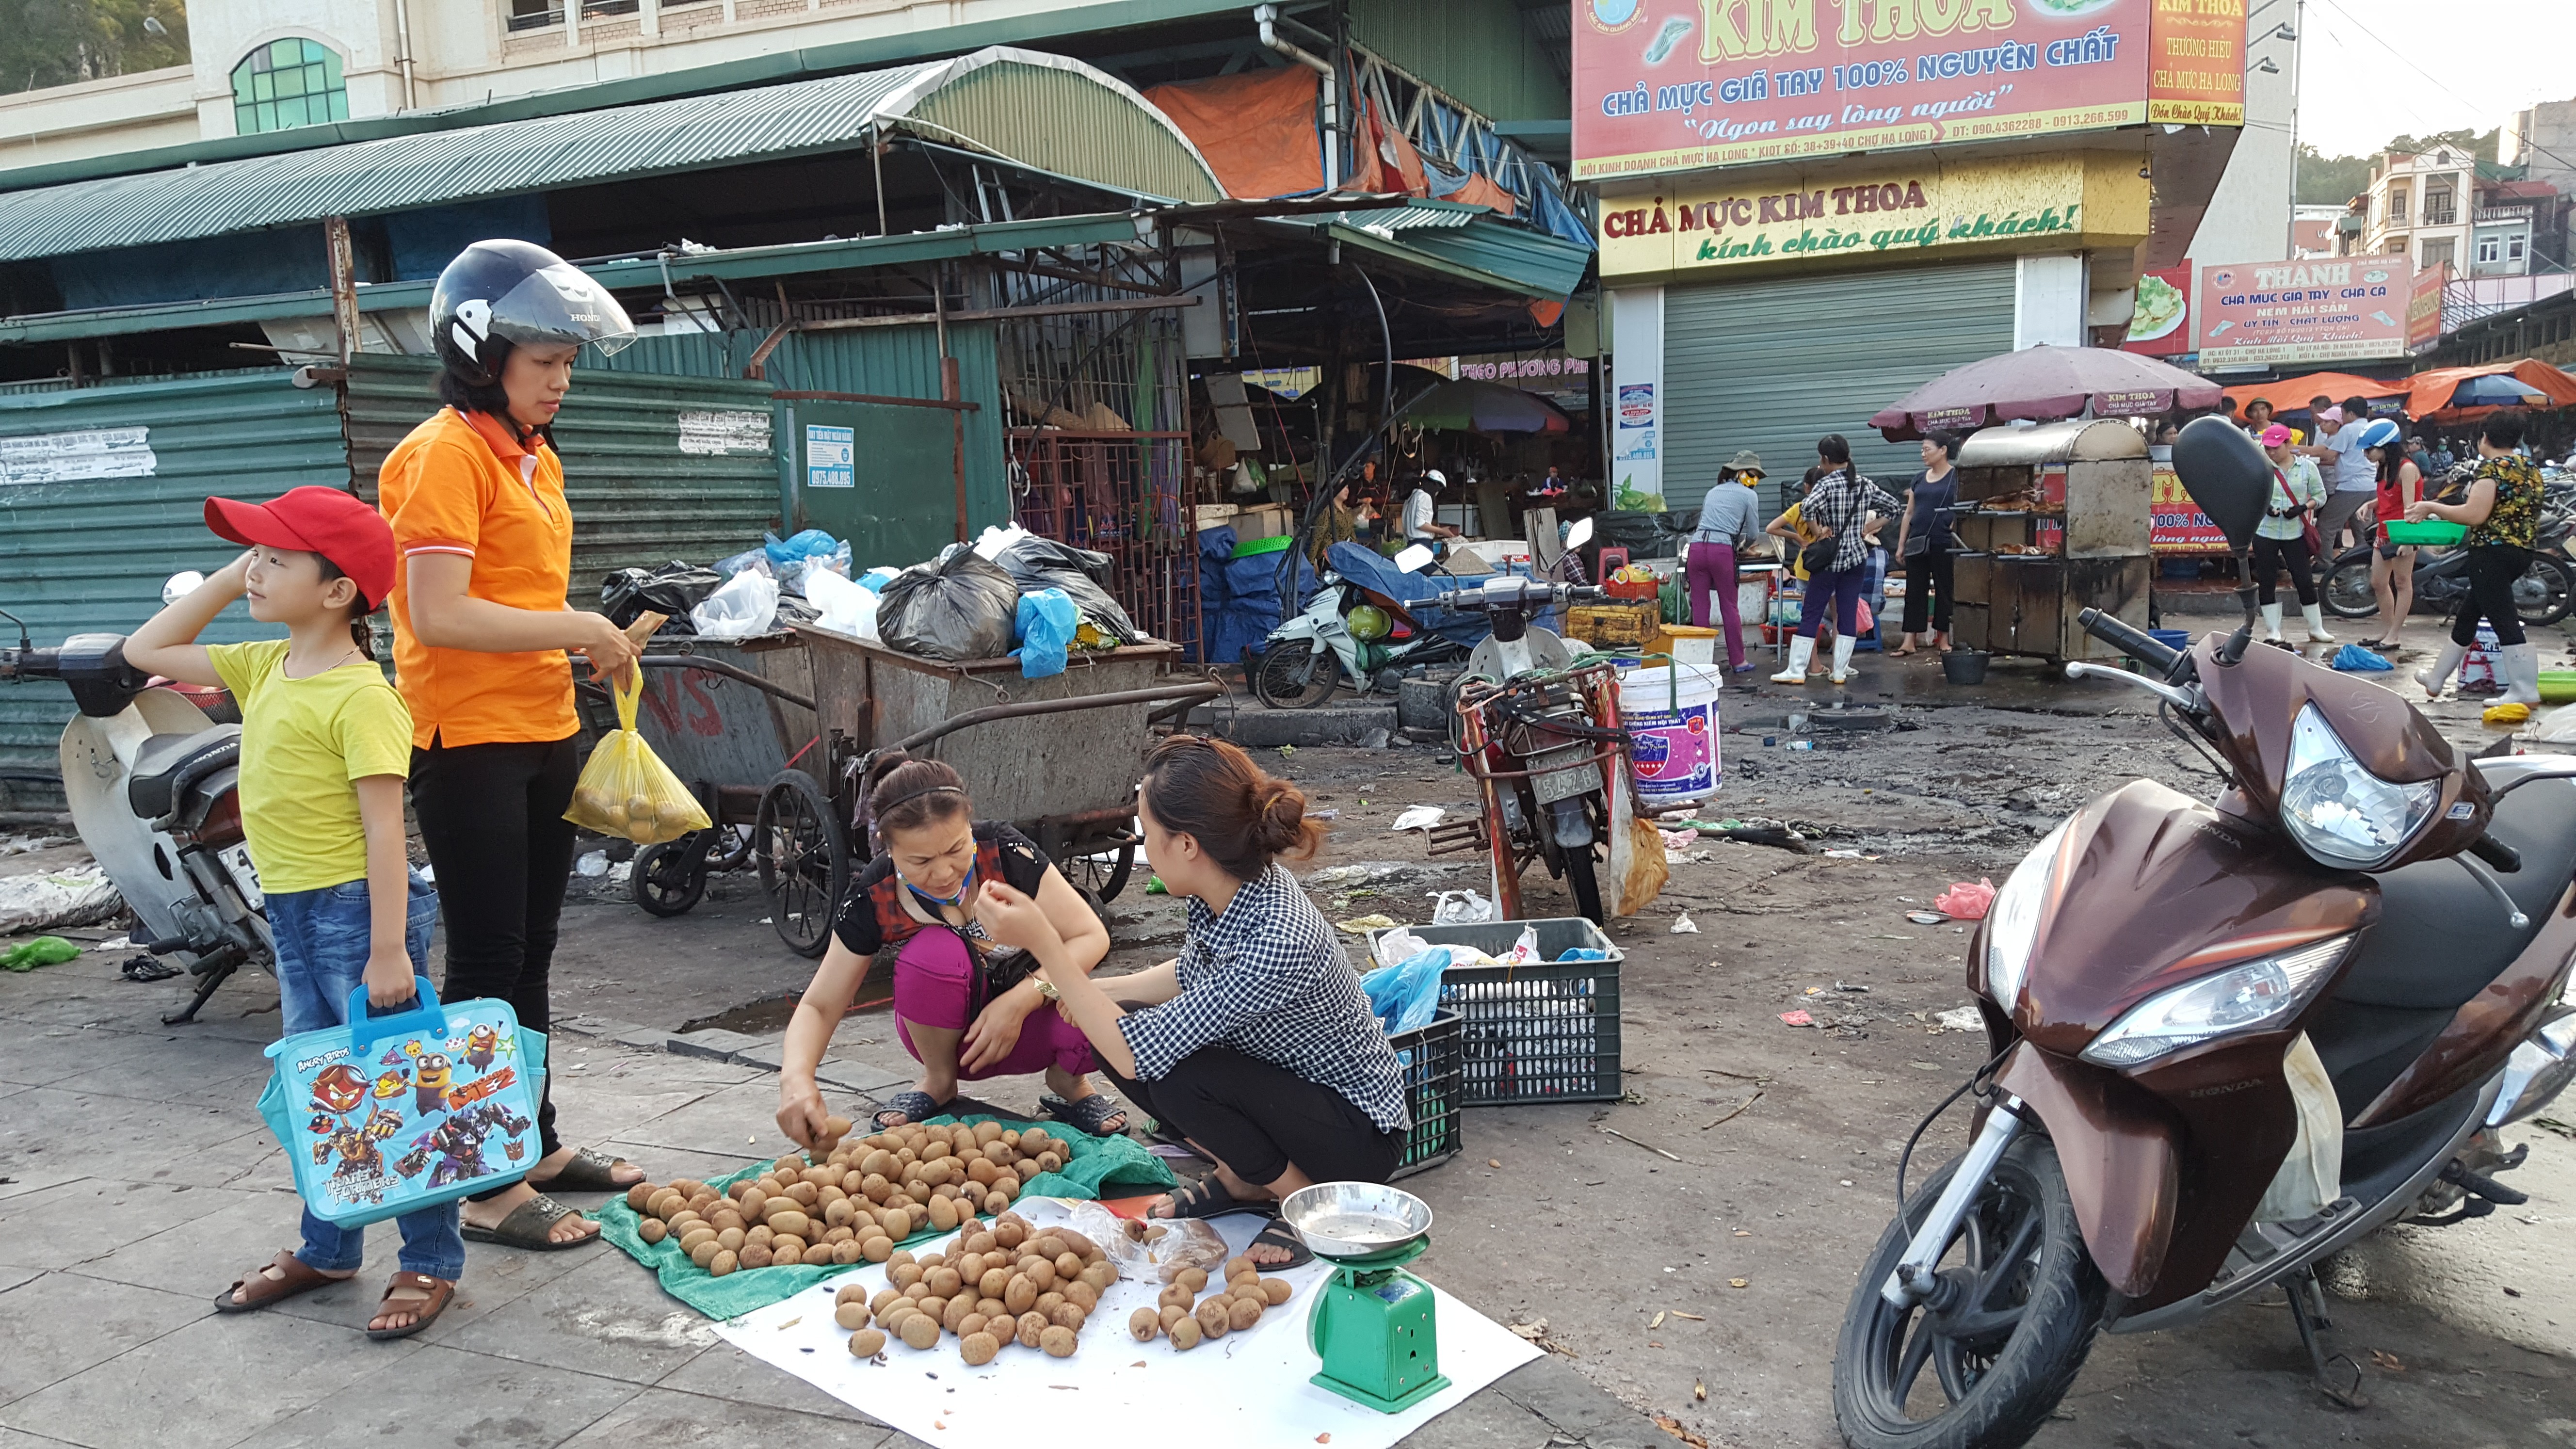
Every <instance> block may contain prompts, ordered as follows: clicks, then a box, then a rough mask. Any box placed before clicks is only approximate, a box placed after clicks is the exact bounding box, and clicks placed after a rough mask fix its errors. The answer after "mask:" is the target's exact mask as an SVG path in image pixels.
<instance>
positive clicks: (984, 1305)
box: [975, 1298, 1011, 1318]
mask: <svg viewBox="0 0 2576 1449" xmlns="http://www.w3.org/2000/svg"><path fill="white" fill-rule="evenodd" d="M975 1311H976V1312H978V1313H981V1314H983V1315H984V1316H985V1317H986V1318H1008V1317H1010V1316H1011V1306H1010V1305H1009V1304H1007V1303H1004V1302H1003V1301H1002V1300H1001V1299H999V1298H978V1299H976V1300H975Z"/></svg>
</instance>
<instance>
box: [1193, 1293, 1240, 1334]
mask: <svg viewBox="0 0 2576 1449" xmlns="http://www.w3.org/2000/svg"><path fill="white" fill-rule="evenodd" d="M1192 1316H1194V1317H1195V1318H1197V1319H1198V1321H1199V1328H1200V1329H1201V1330H1202V1331H1203V1332H1205V1333H1206V1334H1207V1336H1208V1337H1210V1338H1223V1337H1225V1333H1226V1330H1227V1329H1229V1328H1232V1327H1233V1326H1234V1310H1233V1309H1232V1308H1231V1307H1230V1306H1229V1305H1228V1304H1227V1303H1226V1301H1225V1300H1224V1299H1222V1298H1210V1299H1208V1300H1207V1301H1206V1302H1204V1303H1201V1304H1200V1305H1199V1306H1198V1311H1197V1312H1196V1313H1195V1314H1194V1315H1192Z"/></svg>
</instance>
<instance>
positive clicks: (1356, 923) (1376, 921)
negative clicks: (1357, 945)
mask: <svg viewBox="0 0 2576 1449" xmlns="http://www.w3.org/2000/svg"><path fill="white" fill-rule="evenodd" d="M1403 924H1404V922H1402V921H1399V920H1397V919H1396V918H1395V917H1393V916H1381V915H1376V914H1370V915H1365V916H1353V917H1351V918H1350V919H1349V920H1347V921H1335V922H1333V929H1334V930H1336V931H1339V932H1341V933H1342V934H1343V935H1345V936H1365V935H1367V934H1368V933H1369V932H1371V931H1383V930H1385V929H1386V928H1387V927H1389V926H1401V925H1403Z"/></svg>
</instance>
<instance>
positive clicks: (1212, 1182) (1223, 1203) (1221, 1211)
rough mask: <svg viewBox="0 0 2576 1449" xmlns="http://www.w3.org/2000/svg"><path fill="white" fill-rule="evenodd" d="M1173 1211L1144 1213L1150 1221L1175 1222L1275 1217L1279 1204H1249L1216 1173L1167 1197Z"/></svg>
mask: <svg viewBox="0 0 2576 1449" xmlns="http://www.w3.org/2000/svg"><path fill="white" fill-rule="evenodd" d="M1168 1195H1169V1196H1170V1198H1171V1200H1172V1210H1171V1211H1170V1212H1168V1213H1158V1212H1155V1211H1154V1210H1153V1209H1151V1208H1147V1209H1146V1210H1145V1220H1146V1221H1147V1222H1173V1221H1177V1220H1179V1219H1181V1218H1223V1217H1232V1216H1233V1215H1235V1214H1236V1213H1265V1214H1270V1215H1273V1216H1275V1215H1276V1214H1277V1212H1278V1209H1279V1205H1278V1204H1277V1203H1275V1202H1273V1201H1271V1200H1270V1199H1268V1198H1263V1199H1261V1200H1259V1201H1257V1202H1246V1201H1244V1200H1243V1199H1242V1198H1239V1197H1236V1196H1235V1195H1234V1194H1233V1193H1230V1192H1228V1191H1226V1190H1225V1184H1224V1183H1223V1182H1221V1181H1219V1180H1218V1178H1217V1175H1216V1174H1215V1173H1213V1172H1211V1173H1209V1174H1208V1175H1207V1176H1205V1177H1202V1178H1200V1179H1199V1180H1198V1181H1196V1182H1190V1183H1183V1184H1182V1185H1181V1186H1179V1187H1176V1188H1173V1189H1172V1191H1171V1192H1170V1194H1168Z"/></svg>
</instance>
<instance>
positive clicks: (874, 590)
mask: <svg viewBox="0 0 2576 1449" xmlns="http://www.w3.org/2000/svg"><path fill="white" fill-rule="evenodd" d="M902 573H903V570H901V569H890V568H887V567H886V566H885V565H883V564H879V565H877V566H876V567H875V568H872V569H870V570H868V571H867V572H866V573H863V574H861V575H859V577H858V585H859V587H860V588H863V589H865V590H867V591H868V592H869V593H871V594H882V593H884V592H885V586H886V585H888V584H890V583H893V582H894V581H895V579H896V578H897V577H898V576H899V575H901V574H902Z"/></svg>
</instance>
